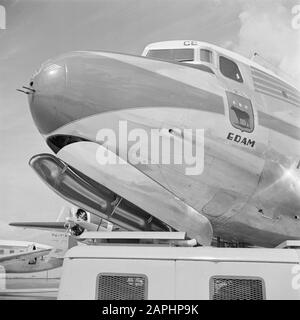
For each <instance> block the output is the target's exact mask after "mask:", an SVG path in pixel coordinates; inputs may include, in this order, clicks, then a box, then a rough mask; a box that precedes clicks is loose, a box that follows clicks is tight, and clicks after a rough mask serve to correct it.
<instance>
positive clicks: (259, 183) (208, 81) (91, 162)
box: [23, 40, 300, 250]
mask: <svg viewBox="0 0 300 320" xmlns="http://www.w3.org/2000/svg"><path fill="white" fill-rule="evenodd" d="M24 89H25V90H23V92H25V93H26V94H27V95H28V99H29V104H30V110H31V113H32V117H33V119H34V122H35V124H36V126H37V128H38V129H39V131H40V133H41V134H42V135H43V137H44V138H45V140H46V142H47V144H48V146H49V147H50V148H51V149H52V150H53V151H54V153H55V155H52V154H39V155H36V156H34V157H33V158H32V159H31V160H30V166H31V167H32V168H33V169H34V170H35V172H36V173H37V174H38V175H39V176H40V178H41V179H42V180H43V181H44V182H45V183H46V184H47V185H48V186H49V187H50V188H51V189H52V190H53V191H55V192H56V193H57V194H59V195H60V196H61V197H63V198H64V199H66V200H67V201H70V202H71V203H73V204H74V205H76V206H78V207H80V208H83V209H84V210H87V211H88V212H91V213H92V214H93V216H94V217H96V218H95V219H96V220H97V219H98V220H101V219H102V218H104V219H107V220H109V221H110V222H111V223H113V224H114V225H116V226H118V227H120V228H122V229H125V230H131V231H174V230H176V231H184V232H186V233H187V236H188V237H189V238H190V239H196V241H197V242H198V244H201V245H204V246H206V245H210V244H211V242H212V239H213V237H218V238H221V239H224V240H226V241H229V242H232V243H243V244H244V245H249V244H250V245H257V246H263V247H275V246H277V245H278V244H280V243H281V242H283V241H285V240H293V239H294V240H297V239H298V240H299V239H300V216H299V212H300V184H299V182H300V181H299V172H300V171H299V170H300V144H299V139H300V128H299V123H300V122H299V119H300V108H299V107H300V93H299V90H298V89H297V88H295V87H294V86H293V85H292V84H290V83H288V82H287V81H285V80H283V79H282V78H281V77H279V76H277V75H276V74H274V73H273V72H271V71H269V70H267V69H266V68H264V67H262V66H260V65H258V64H257V63H255V62H253V61H251V60H249V59H246V58H244V57H242V56H240V55H238V54H236V53H233V52H230V51H228V50H225V49H223V48H220V47H217V46H214V45H211V44H209V43H203V42H198V41H191V40H182V41H181V40H179V41H167V42H161V43H156V44H152V45H149V46H147V47H146V49H145V50H144V52H143V56H142V57H140V56H133V55H128V54H120V53H111V52H102V51H79V52H71V53H67V54H64V55H61V56H59V57H57V58H54V59H51V60H48V61H47V62H45V63H44V64H43V65H42V66H41V68H40V69H39V70H38V71H37V72H36V73H35V74H34V76H33V77H32V79H31V80H30V84H29V85H28V86H26V87H25V88H24ZM101 129H106V130H109V133H110V134H115V136H116V137H117V138H116V140H113V139H108V138H109V137H108V136H109V134H108V136H106V137H104V136H103V131H101ZM153 129H154V130H158V131H159V133H160V138H161V141H162V143H164V142H168V141H170V140H172V143H173V144H174V146H177V147H180V146H182V145H184V146H187V147H192V148H195V149H196V150H198V149H197V148H198V147H199V149H201V148H202V149H203V153H201V154H199V155H198V154H197V156H196V157H193V158H192V159H193V160H195V161H196V162H197V160H199V159H202V161H201V163H200V167H201V169H202V170H200V171H201V173H199V174H195V175H193V174H187V170H189V169H195V168H194V167H193V166H194V163H192V164H190V163H187V162H182V163H179V164H178V163H176V162H175V161H174V162H171V163H164V162H163V161H162V162H161V163H160V162H158V163H156V158H155V156H153V155H152V153H151V154H149V153H148V154H147V152H140V153H139V155H138V152H137V149H138V148H139V147H141V145H143V144H141V143H139V139H141V136H139V135H138V132H140V131H137V130H142V131H143V133H144V132H146V136H147V137H151V133H152V131H151V130H153ZM185 129H187V130H189V129H191V130H192V131H193V136H192V138H189V137H188V136H187V135H185V131H184V130H185ZM124 130H125V131H126V130H127V131H126V132H128V135H126V134H125V135H124V134H123V133H124ZM196 130H203V132H204V138H203V139H204V140H203V139H200V140H197V139H194V138H196V137H197V134H196V133H195V132H196ZM99 132H100V134H99ZM106 132H107V131H106ZM134 137H135V139H133V138H134ZM126 138H127V139H126ZM174 148H175V147H174ZM161 149H162V153H163V155H169V154H170V152H169V151H168V150H170V149H168V148H164V147H162V148H161ZM132 158H134V159H137V158H138V159H139V160H140V161H137V162H134V161H131V159H132ZM110 159H114V160H116V161H115V162H116V163H111V162H110V161H109V160H110ZM103 160H104V161H103ZM107 160H108V161H107ZM103 163H105V164H103ZM96 224H97V222H96ZM199 250H200V249H199Z"/></svg>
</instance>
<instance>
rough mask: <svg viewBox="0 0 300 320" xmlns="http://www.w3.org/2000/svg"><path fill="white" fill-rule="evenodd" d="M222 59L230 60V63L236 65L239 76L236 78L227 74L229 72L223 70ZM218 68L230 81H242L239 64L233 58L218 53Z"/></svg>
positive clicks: (241, 82)
mask: <svg viewBox="0 0 300 320" xmlns="http://www.w3.org/2000/svg"><path fill="white" fill-rule="evenodd" d="M222 59H226V60H227V61H228V62H230V63H231V64H232V65H234V66H235V67H236V69H237V70H238V73H237V74H238V75H239V76H240V78H237V77H232V76H230V75H229V73H227V72H225V71H224V68H222V62H221V61H222ZM218 60H219V61H218V62H219V70H220V72H221V74H222V75H223V76H224V77H225V78H227V79H230V80H232V81H235V82H237V83H240V84H243V83H244V78H243V75H242V72H241V69H240V67H239V65H238V64H237V63H236V62H235V61H234V60H233V59H230V58H228V57H226V56H224V55H222V54H219V59H218Z"/></svg>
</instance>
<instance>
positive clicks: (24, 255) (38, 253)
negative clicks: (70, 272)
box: [0, 249, 52, 263]
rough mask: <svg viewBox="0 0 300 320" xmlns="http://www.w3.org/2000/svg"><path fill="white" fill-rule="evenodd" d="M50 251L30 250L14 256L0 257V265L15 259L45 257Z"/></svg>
mask: <svg viewBox="0 0 300 320" xmlns="http://www.w3.org/2000/svg"><path fill="white" fill-rule="evenodd" d="M51 250H52V249H41V250H32V251H29V252H22V253H15V254H8V255H5V256H0V263H3V262H7V261H11V260H15V259H24V258H26V259H28V260H29V259H34V258H38V257H41V256H45V255H47V254H49V253H50V251H51Z"/></svg>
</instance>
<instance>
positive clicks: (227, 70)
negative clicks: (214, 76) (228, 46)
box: [220, 56, 243, 82]
mask: <svg viewBox="0 0 300 320" xmlns="http://www.w3.org/2000/svg"><path fill="white" fill-rule="evenodd" d="M220 71H221V72H222V74H223V75H224V76H225V77H227V78H229V79H231V80H234V81H237V82H243V77H242V74H241V72H240V70H239V67H238V65H237V64H236V63H235V62H233V61H232V60H229V59H227V58H225V57H222V56H220Z"/></svg>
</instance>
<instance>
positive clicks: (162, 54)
mask: <svg viewBox="0 0 300 320" xmlns="http://www.w3.org/2000/svg"><path fill="white" fill-rule="evenodd" d="M147 57H149V58H155V59H160V60H174V61H178V62H184V61H193V60H194V49H191V48H189V49H187V48H184V49H153V50H149V51H148V53H147Z"/></svg>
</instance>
